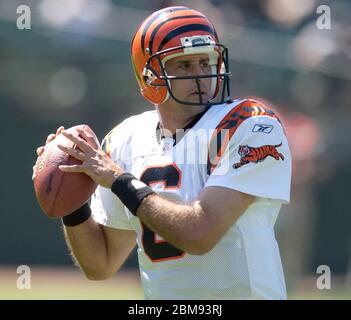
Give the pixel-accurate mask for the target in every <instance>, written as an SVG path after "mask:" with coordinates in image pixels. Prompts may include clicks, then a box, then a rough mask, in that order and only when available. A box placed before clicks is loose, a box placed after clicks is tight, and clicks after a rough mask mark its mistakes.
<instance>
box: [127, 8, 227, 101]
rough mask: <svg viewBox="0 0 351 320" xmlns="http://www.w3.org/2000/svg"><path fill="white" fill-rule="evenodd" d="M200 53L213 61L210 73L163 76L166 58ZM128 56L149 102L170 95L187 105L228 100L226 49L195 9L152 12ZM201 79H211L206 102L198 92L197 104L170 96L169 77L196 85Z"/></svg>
mask: <svg viewBox="0 0 351 320" xmlns="http://www.w3.org/2000/svg"><path fill="white" fill-rule="evenodd" d="M202 53H206V54H208V55H209V59H210V60H212V61H214V63H212V67H211V74H209V75H200V76H183V77H178V76H172V77H169V76H168V75H167V73H166V71H165V68H164V67H165V63H166V61H168V60H170V59H172V58H174V57H178V56H181V55H190V54H202ZM131 55H132V63H133V67H134V71H135V76H136V78H137V81H138V84H139V87H140V91H141V94H142V95H143V96H144V98H146V99H147V100H148V101H150V102H151V103H153V104H156V105H160V104H162V103H164V102H165V101H167V99H168V98H169V97H170V96H171V97H172V98H173V99H174V100H176V101H178V102H180V103H183V104H189V105H214V104H221V103H224V102H226V101H230V100H231V99H230V86H229V79H230V72H229V66H228V49H227V48H226V47H225V46H223V45H222V44H220V43H219V40H218V36H217V32H216V30H215V28H214V26H213V24H212V23H211V21H210V20H209V19H208V18H207V17H206V16H205V15H203V14H202V13H200V12H199V11H196V10H193V9H189V8H187V7H180V6H179V7H168V8H165V9H162V10H159V11H156V12H154V13H153V14H152V15H150V16H149V17H148V18H146V19H145V20H144V21H143V22H142V23H141V25H140V26H139V28H138V30H137V31H136V33H135V35H134V38H133V41H132V47H131ZM202 78H211V80H212V81H211V92H210V99H209V100H208V101H203V100H202V98H201V94H199V102H197V103H194V102H187V101H181V100H179V99H177V97H175V96H174V94H173V92H172V89H171V82H170V80H181V79H194V80H195V81H196V82H197V86H198V87H199V81H200V80H201V79H202ZM221 84H222V87H221ZM220 91H221V94H220V96H219V97H217V96H218V93H219V92H220ZM216 97H217V99H216Z"/></svg>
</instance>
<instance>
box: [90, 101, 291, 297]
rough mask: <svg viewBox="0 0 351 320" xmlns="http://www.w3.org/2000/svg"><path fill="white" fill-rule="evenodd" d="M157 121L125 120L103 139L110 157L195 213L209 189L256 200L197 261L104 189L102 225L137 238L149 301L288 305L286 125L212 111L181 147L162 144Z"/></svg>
mask: <svg viewBox="0 0 351 320" xmlns="http://www.w3.org/2000/svg"><path fill="white" fill-rule="evenodd" d="M158 121H159V119H158V115H157V112H156V111H148V112H144V113H142V114H140V115H137V116H133V117H130V118H128V119H126V120H125V121H123V122H122V123H121V124H120V125H118V126H117V127H116V128H115V129H114V130H112V131H111V132H110V133H109V135H108V136H107V137H106V138H105V141H104V144H105V148H106V152H107V153H108V154H109V155H110V157H111V158H112V159H113V160H114V161H115V162H116V163H117V164H118V165H120V166H121V167H122V168H123V169H124V170H126V171H127V172H130V173H132V174H133V175H135V176H136V177H137V178H139V179H140V180H142V181H144V182H145V183H146V184H148V185H149V186H150V187H151V188H152V189H153V190H154V191H155V192H157V193H159V194H161V195H163V196H164V197H166V198H168V199H170V200H174V201H180V202H183V203H186V204H191V203H192V202H193V201H195V200H196V199H197V197H198V195H199V193H200V191H201V190H203V189H204V188H206V187H209V186H219V187H226V188H230V189H234V190H238V191H241V192H244V193H247V194H251V195H254V196H255V199H256V200H255V202H254V203H252V204H251V205H250V206H249V207H248V208H247V210H246V211H245V212H244V213H243V214H242V216H241V217H240V218H239V219H238V220H237V221H236V223H235V224H234V225H232V226H231V227H230V229H229V230H228V232H227V233H226V234H225V235H224V236H223V238H222V239H221V240H220V241H219V242H218V243H217V245H216V246H215V247H214V248H213V249H212V250H211V251H209V252H208V253H206V254H204V255H191V254H188V253H185V252H182V251H181V250H179V249H177V248H175V247H173V246H172V245H170V244H168V243H167V242H166V241H164V240H163V239H162V238H161V237H159V236H158V235H157V234H155V233H154V232H152V231H151V230H150V229H148V228H147V227H146V226H145V225H143V224H142V222H141V221H140V220H139V218H137V217H135V216H134V215H132V214H131V213H130V212H129V211H128V209H126V208H125V207H124V205H123V204H122V203H121V201H120V200H119V199H118V197H117V196H116V195H114V194H113V193H112V192H111V191H110V190H109V189H106V188H103V187H98V188H97V190H96V192H95V194H94V196H93V198H92V202H91V208H92V212H93V217H94V219H95V220H96V221H97V222H98V223H100V224H102V225H105V226H109V227H112V228H117V229H127V230H134V231H135V232H136V239H137V245H138V259H139V266H140V274H141V281H142V285H143V289H144V294H145V298H146V299H286V288H285V281H284V274H283V270H282V265H281V259H280V254H279V248H278V245H277V242H276V239H275V236H274V224H275V221H276V219H277V216H278V213H279V210H280V208H281V205H282V203H284V202H285V203H287V202H289V197H290V181H291V155H290V151H289V146H288V141H287V139H286V136H285V133H284V130H283V128H282V126H281V123H280V121H279V119H278V118H277V117H276V116H275V115H274V113H273V112H272V111H270V110H268V109H267V108H266V107H264V105H262V104H261V103H260V102H258V101H254V100H249V99H246V100H236V101H233V103H231V104H223V105H217V106H212V107H211V108H209V109H208V110H207V111H206V112H205V113H204V114H203V115H202V117H201V118H200V119H199V120H198V121H197V122H196V123H195V124H194V125H193V127H192V128H191V129H189V130H188V131H186V132H185V134H184V135H183V136H182V138H181V139H180V140H179V141H177V143H176V144H175V145H173V139H172V138H162V137H161V138H160V137H158V136H157V134H156V128H157V125H158ZM158 138H159V139H158Z"/></svg>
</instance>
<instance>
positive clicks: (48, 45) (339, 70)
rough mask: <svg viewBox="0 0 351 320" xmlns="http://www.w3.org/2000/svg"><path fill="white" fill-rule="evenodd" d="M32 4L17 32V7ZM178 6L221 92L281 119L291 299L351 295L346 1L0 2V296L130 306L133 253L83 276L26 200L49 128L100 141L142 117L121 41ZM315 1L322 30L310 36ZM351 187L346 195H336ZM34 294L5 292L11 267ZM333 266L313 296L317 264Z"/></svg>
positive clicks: (52, 226)
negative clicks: (210, 45)
mask: <svg viewBox="0 0 351 320" xmlns="http://www.w3.org/2000/svg"><path fill="white" fill-rule="evenodd" d="M19 5H28V6H29V7H30V9H31V23H32V26H31V30H18V29H17V27H16V19H17V18H18V16H19V15H18V14H17V13H16V9H17V7H18V6H19ZM170 5H187V6H190V7H193V8H194V9H199V10H200V11H202V12H204V13H205V14H206V15H207V16H209V17H210V18H211V19H212V20H213V22H214V24H215V25H216V27H217V31H218V33H219V35H220V36H221V40H222V41H221V42H222V43H224V44H226V45H227V46H228V47H229V50H230V56H231V60H230V66H231V70H232V73H233V81H232V92H233V97H235V98H239V97H257V98H260V99H263V100H264V101H266V102H268V104H270V105H272V106H274V108H275V109H276V110H277V111H278V112H279V113H280V114H281V117H282V119H283V122H284V124H285V126H286V131H287V134H288V136H289V140H290V145H291V148H292V150H293V157H294V166H293V168H294V176H293V185H292V201H291V204H290V205H289V206H285V207H284V208H283V210H282V212H281V215H280V217H279V219H278V221H277V224H276V232H277V238H278V241H279V243H280V249H281V255H282V258H283V263H284V270H285V274H286V280H287V287H288V294H289V298H291V299H300V298H301V299H304V298H308V299H315V298H322V299H338V298H340V299H350V298H351V236H350V235H351V232H350V229H351V215H350V205H349V201H348V192H349V191H350V186H349V187H348V183H349V181H350V180H351V166H350V163H351V139H350V133H351V131H350V128H351V126H350V124H351V105H350V92H351V25H350V21H351V1H341V0H334V1H319V0H295V1H291V0H227V1H226V0H202V1H195V0H194V1H172V0H20V1H18V0H0V48H1V49H0V117H1V122H0V137H1V141H2V147H1V182H0V195H1V201H0V212H1V233H0V299H36V298H48V299H61V298H67V299H75V298H76V299H99V298H105V299H133V298H135V299H140V298H141V297H142V294H141V291H140V283H139V275H138V270H137V261H136V255H135V253H134V254H133V255H132V256H131V257H130V258H129V260H128V262H127V263H126V265H125V267H124V268H123V272H121V273H119V274H117V275H116V277H115V278H113V279H111V280H107V281H104V282H101V283H94V282H90V281H88V280H84V278H83V276H82V274H81V273H80V272H79V271H78V270H77V269H76V268H75V267H74V266H73V264H72V262H71V259H70V257H69V254H68V252H67V249H66V246H65V243H64V240H63V237H62V230H61V226H60V222H59V221H57V220H54V221H50V220H48V219H47V218H46V217H45V216H44V214H42V213H41V212H40V209H39V207H38V205H37V203H36V200H35V196H34V192H33V187H32V181H31V174H32V166H33V164H34V162H35V159H36V155H35V148H36V147H37V146H39V145H42V144H43V142H44V140H45V137H46V135H47V134H48V133H50V132H54V131H55V129H56V128H57V127H58V126H59V125H64V126H65V127H70V126H73V125H76V124H79V123H87V124H89V125H90V126H91V127H92V128H93V129H94V130H95V132H96V133H97V134H98V136H99V138H100V139H102V138H103V136H104V135H105V134H106V133H107V132H108V131H109V129H110V128H112V127H113V126H114V125H115V124H117V123H118V122H119V121H121V120H122V119H124V118H125V117H127V116H130V115H132V114H135V113H139V112H141V111H143V110H146V109H150V108H152V106H150V105H148V104H147V103H145V101H144V100H143V99H142V97H141V96H140V94H139V92H138V88H137V84H136V81H135V79H134V75H133V71H132V67H131V63H130V55H129V51H130V41H131V38H132V36H133V33H134V31H135V29H136V27H137V26H138V24H139V23H140V22H141V21H142V20H143V19H144V18H145V17H147V16H148V15H149V14H150V13H151V12H152V11H154V10H157V9H160V8H162V7H165V6H170ZM319 5H328V6H329V7H330V9H331V29H330V30H321V29H318V28H317V25H316V21H317V19H318V17H319V14H317V13H316V9H317V7H318V6H319ZM347 190H349V191H347ZM19 265H28V266H30V267H31V271H32V289H31V290H18V289H17V288H16V279H17V277H18V274H16V269H17V266H19ZM319 265H327V266H329V267H330V269H331V277H332V278H331V289H330V290H318V289H317V287H316V279H317V277H318V274H316V269H317V267H318V266H319Z"/></svg>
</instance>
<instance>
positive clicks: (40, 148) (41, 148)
mask: <svg viewBox="0 0 351 320" xmlns="http://www.w3.org/2000/svg"><path fill="white" fill-rule="evenodd" d="M62 130H65V128H64V127H63V126H61V127H59V128H58V129H57V130H56V133H51V134H49V135H48V136H47V138H46V141H45V145H47V144H48V143H49V142H51V141H52V140H54V139H55V138H56V137H57V136H58V135H59V134H60V133H61V132H62ZM44 149H45V146H40V147H38V148H37V149H36V153H37V156H38V158H39V157H40V156H41V155H42V154H43V152H44ZM38 158H37V161H36V162H35V165H34V166H33V175H32V180H33V181H34V179H35V173H36V168H37V163H38Z"/></svg>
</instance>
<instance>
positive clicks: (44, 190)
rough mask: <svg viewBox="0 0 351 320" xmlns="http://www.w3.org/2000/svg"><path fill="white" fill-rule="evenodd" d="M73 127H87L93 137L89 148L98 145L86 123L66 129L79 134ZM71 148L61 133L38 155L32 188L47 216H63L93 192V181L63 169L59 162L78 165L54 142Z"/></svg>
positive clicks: (85, 176) (83, 201) (77, 206)
mask: <svg viewBox="0 0 351 320" xmlns="http://www.w3.org/2000/svg"><path fill="white" fill-rule="evenodd" d="M76 128H81V129H83V130H86V131H87V132H88V133H89V134H90V135H92V136H93V137H94V139H95V143H94V145H92V144H91V146H92V147H94V148H97V147H98V146H99V140H98V138H97V137H96V135H95V133H94V132H93V130H91V129H90V127H89V126H87V125H78V126H75V127H72V128H69V129H66V131H67V132H70V133H73V134H75V135H77V136H78V132H77V130H76ZM58 144H61V145H63V146H66V147H72V145H73V142H71V141H70V140H68V139H67V138H66V137H64V136H63V135H62V134H59V135H58V136H57V137H56V138H55V139H54V140H52V141H51V142H49V143H48V144H47V145H46V146H45V150H44V152H43V154H42V155H41V156H40V157H39V158H38V160H37V164H36V172H35V179H34V189H35V194H36V197H37V200H38V202H39V205H40V207H41V208H42V210H43V211H44V212H45V213H46V215H47V216H49V217H50V218H58V217H64V216H66V215H68V214H70V213H72V212H73V211H75V210H77V209H79V208H80V207H81V206H82V205H83V204H84V203H85V202H87V201H88V200H89V198H90V197H91V195H92V194H93V193H94V191H95V189H96V187H97V185H96V183H95V182H94V181H93V180H92V179H91V178H90V177H89V176H88V175H86V174H84V173H72V172H63V171H61V170H60V169H59V166H60V165H72V164H80V163H81V161H80V160H77V159H75V158H73V157H71V156H70V155H68V154H67V153H65V152H63V151H62V150H60V149H59V148H58V147H57V145H58Z"/></svg>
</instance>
